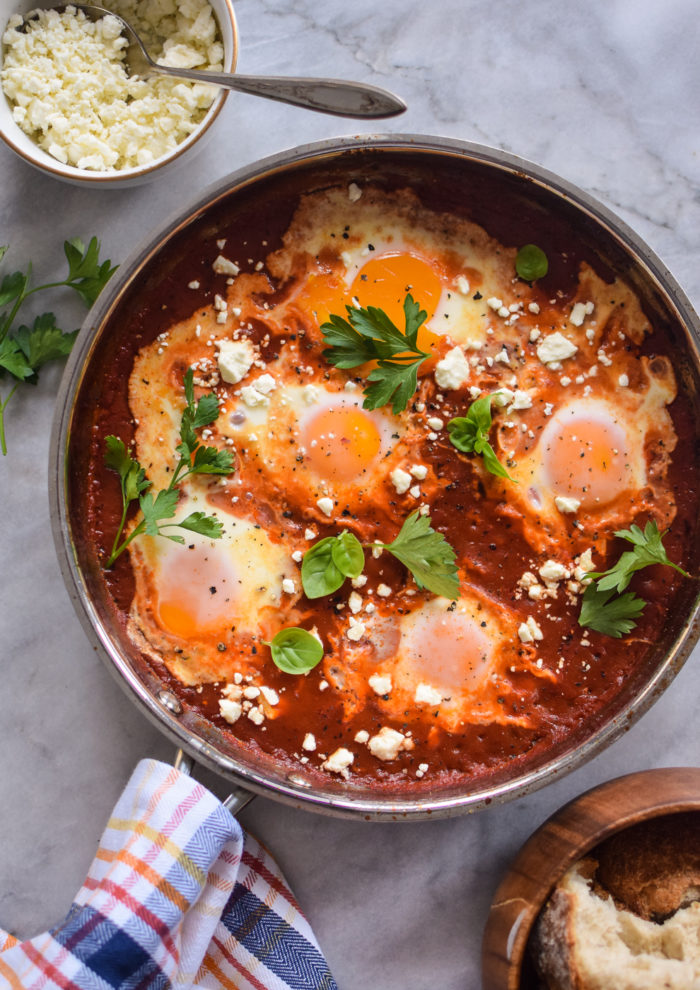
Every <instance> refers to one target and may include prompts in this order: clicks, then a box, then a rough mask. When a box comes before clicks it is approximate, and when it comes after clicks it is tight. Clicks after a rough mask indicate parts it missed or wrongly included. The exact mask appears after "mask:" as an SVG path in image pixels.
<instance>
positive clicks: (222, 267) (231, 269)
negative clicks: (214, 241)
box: [211, 254, 240, 277]
mask: <svg viewBox="0 0 700 990" xmlns="http://www.w3.org/2000/svg"><path fill="white" fill-rule="evenodd" d="M211 267H212V268H213V269H214V272H215V273H216V274H217V275H232V276H234V277H235V276H236V275H238V273H239V271H240V268H239V267H238V265H237V264H236V263H235V262H233V261H229V259H228V258H224V256H223V254H220V255H218V256H217V257H216V258H215V259H214V262H213V264H212V266H211Z"/></svg>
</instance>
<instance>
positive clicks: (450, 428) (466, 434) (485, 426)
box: [447, 395, 513, 481]
mask: <svg viewBox="0 0 700 990" xmlns="http://www.w3.org/2000/svg"><path fill="white" fill-rule="evenodd" d="M492 399H493V395H482V396H481V398H479V399H476V400H475V401H474V402H472V404H471V405H470V407H469V409H468V410H467V415H466V416H457V417H456V418H455V419H451V420H450V421H449V423H448V424H447V432H448V433H449V435H450V442H451V443H452V444H453V446H455V447H456V448H457V450H461V451H462V453H464V454H478V455H479V456H480V457H481V458H482V459H483V461H484V467H485V468H486V470H487V471H490V472H491V474H495V475H498V477H500V478H508V480H509V481H513V479H512V478H511V476H510V475H509V474H508V472H507V471H506V469H505V468H504V467H503V465H502V464H501V462H500V461H499V459H498V458H497V457H496V453H495V451H494V449H493V447H492V446H491V444H490V443H489V431H490V429H491V422H492V420H491V400H492Z"/></svg>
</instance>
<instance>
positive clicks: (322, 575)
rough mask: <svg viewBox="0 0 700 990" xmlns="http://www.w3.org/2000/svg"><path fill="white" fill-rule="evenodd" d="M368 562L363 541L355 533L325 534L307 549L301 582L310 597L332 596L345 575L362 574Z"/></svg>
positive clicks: (356, 575) (346, 576) (305, 592)
mask: <svg viewBox="0 0 700 990" xmlns="http://www.w3.org/2000/svg"><path fill="white" fill-rule="evenodd" d="M364 565H365V554H364V551H363V549H362V544H361V543H360V541H359V540H358V539H357V537H356V536H354V535H353V534H352V533H349V532H347V530H345V531H344V532H342V533H340V534H339V535H338V536H326V537H325V538H324V539H323V540H319V541H318V543H314V545H313V546H312V547H311V548H310V549H309V550H307V551H306V553H305V554H304V559H303V561H302V564H301V583H302V586H303V588H304V594H305V595H306V597H307V598H322V597H323V596H324V595H332V594H333V592H334V591H337V590H338V588H339V587H340V586H341V585H342V583H343V582H344V581H345V578H348V577H349V578H354V577H359V575H360V574H361V573H362V568H363V567H364Z"/></svg>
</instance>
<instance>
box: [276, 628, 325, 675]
mask: <svg viewBox="0 0 700 990" xmlns="http://www.w3.org/2000/svg"><path fill="white" fill-rule="evenodd" d="M267 645H268V646H269V647H270V652H271V653H272V660H273V662H274V664H275V666H276V667H279V669H280V670H283V671H284V672H285V674H308V672H309V671H310V670H313V669H314V667H315V666H316V665H317V664H318V663H320V661H321V658H322V657H323V646H322V644H321V643H320V642H319V641H318V640H317V639H316V637H315V636H313V635H312V634H311V633H310V632H307V631H306V629H300V628H299V627H298V626H288V627H287V628H286V629H280V631H279V632H278V633H277V635H276V636H275V637H274V638H273V640H272V642H271V643H268V644H267Z"/></svg>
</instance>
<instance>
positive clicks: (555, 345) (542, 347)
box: [537, 330, 578, 364]
mask: <svg viewBox="0 0 700 990" xmlns="http://www.w3.org/2000/svg"><path fill="white" fill-rule="evenodd" d="M577 350H578V347H577V346H576V344H574V343H573V342H572V341H571V340H568V339H567V338H566V337H565V336H564V334H563V333H560V332H559V331H558V330H556V331H555V332H554V333H550V334H549V335H548V336H547V337H545V338H544V340H543V341H542V343H540V344H538V345H537V357H538V358H539V359H540V361H541V362H542V364H551V363H557V362H559V361H565V360H566V358H570V357H573V356H574V354H575V353H576V351H577Z"/></svg>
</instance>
